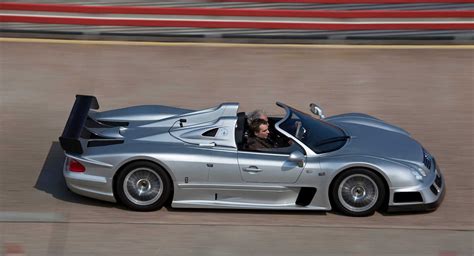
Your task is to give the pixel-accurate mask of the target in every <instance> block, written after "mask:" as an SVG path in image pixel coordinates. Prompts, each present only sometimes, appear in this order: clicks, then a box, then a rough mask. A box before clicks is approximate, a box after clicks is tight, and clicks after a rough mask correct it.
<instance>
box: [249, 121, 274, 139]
mask: <svg viewBox="0 0 474 256" xmlns="http://www.w3.org/2000/svg"><path fill="white" fill-rule="evenodd" d="M250 131H251V132H252V134H253V135H254V136H255V137H258V138H261V139H266V138H267V137H268V134H270V131H269V130H268V122H267V121H265V120H263V119H256V120H254V121H252V123H250Z"/></svg>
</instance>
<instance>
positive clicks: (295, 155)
mask: <svg viewBox="0 0 474 256" xmlns="http://www.w3.org/2000/svg"><path fill="white" fill-rule="evenodd" d="M288 160H289V161H291V162H295V163H296V164H297V165H298V167H303V166H304V155H303V153H301V152H299V151H293V152H291V154H290V157H289V158H288Z"/></svg>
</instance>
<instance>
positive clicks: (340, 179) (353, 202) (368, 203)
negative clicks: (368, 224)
mask: <svg viewBox="0 0 474 256" xmlns="http://www.w3.org/2000/svg"><path fill="white" fill-rule="evenodd" d="M330 192H331V197H332V201H333V203H334V206H335V208H336V210H338V211H339V212H341V213H343V214H346V215H350V216H355V217H363V216H369V215H372V214H374V212H375V211H376V210H378V209H379V208H380V207H381V206H382V204H383V202H384V199H385V194H386V191H385V186H384V182H383V180H382V179H381V178H380V177H379V176H378V175H377V174H375V173H374V172H373V171H370V170H367V169H362V168H356V169H350V170H347V171H345V172H343V173H341V174H340V175H339V176H337V177H336V179H335V180H334V183H333V185H332V186H331V191H330Z"/></svg>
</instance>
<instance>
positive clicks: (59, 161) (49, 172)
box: [34, 141, 120, 208]
mask: <svg viewBox="0 0 474 256" xmlns="http://www.w3.org/2000/svg"><path fill="white" fill-rule="evenodd" d="M64 160H65V156H64V152H63V150H62V148H61V146H60V145H59V142H57V141H55V142H53V143H52V144H51V148H50V149H49V153H48V156H47V157H46V160H45V161H44V164H43V168H42V169H41V172H40V174H39V176H38V179H37V180H36V184H35V186H34V188H36V189H38V190H41V191H44V192H46V193H48V194H51V195H52V196H53V197H54V198H57V199H59V200H62V201H66V202H71V203H78V204H86V205H93V206H102V207H109V208H111V207H114V208H120V206H119V205H117V204H113V203H108V202H103V201H99V200H95V199H91V198H87V197H83V196H80V195H77V194H74V193H73V192H71V191H70V190H69V189H68V188H67V186H66V181H65V180H64V176H63V164H64Z"/></svg>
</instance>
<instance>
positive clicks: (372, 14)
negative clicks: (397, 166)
mask: <svg viewBox="0 0 474 256" xmlns="http://www.w3.org/2000/svg"><path fill="white" fill-rule="evenodd" d="M0 10H11V11H36V12H66V13H101V14H154V15H197V16H245V17H294V18H333V19H347V18H474V10H446V11H440V10H433V11H430V10H421V11H411V10H410V11H397V10H368V11H357V10H354V11H331V10H329V11H326V10H325V11H321V10H271V9H243V8H241V9H226V8H188V7H186V8H169V7H168V8H167V7H137V6H87V5H69V4H68V5H66V4H31V3H8V2H6V3H0Z"/></svg>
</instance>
